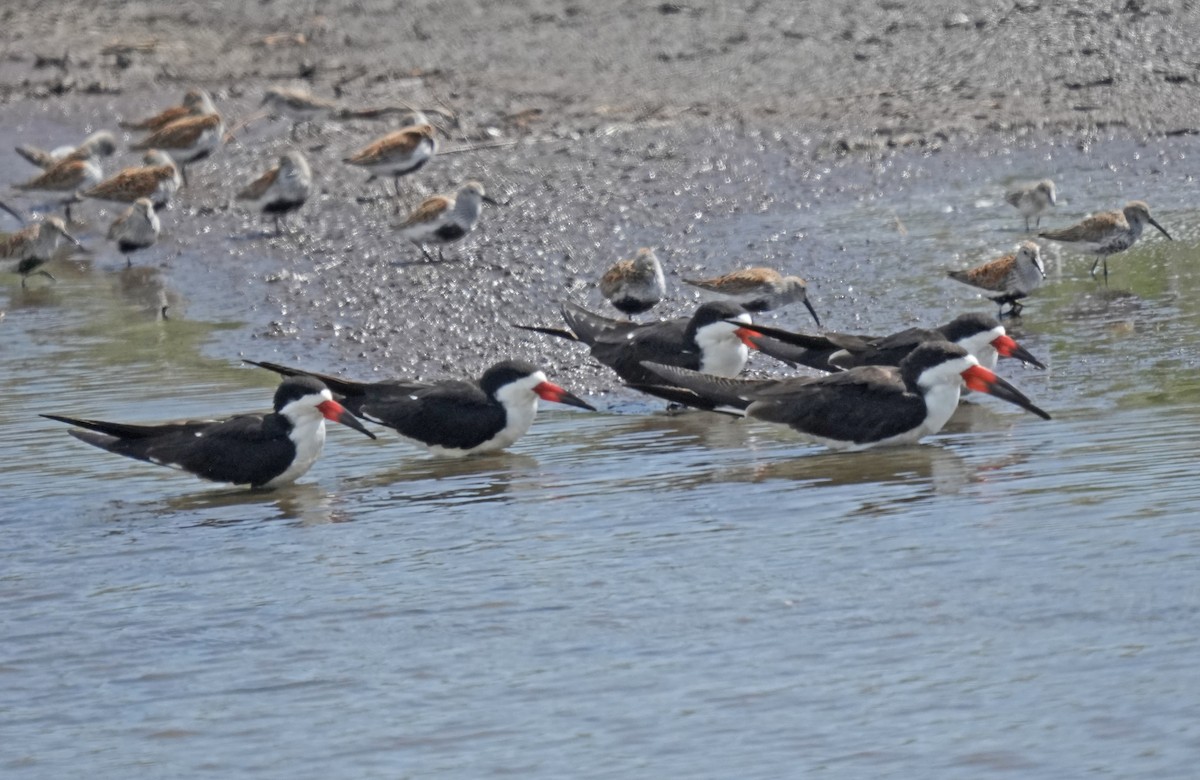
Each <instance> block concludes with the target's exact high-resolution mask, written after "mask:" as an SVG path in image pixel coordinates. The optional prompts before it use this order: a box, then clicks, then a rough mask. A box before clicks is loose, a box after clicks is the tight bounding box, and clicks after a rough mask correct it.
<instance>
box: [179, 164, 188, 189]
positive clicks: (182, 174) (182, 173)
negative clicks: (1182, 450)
mask: <svg viewBox="0 0 1200 780" xmlns="http://www.w3.org/2000/svg"><path fill="white" fill-rule="evenodd" d="M179 178H180V179H182V180H183V184H182V185H180V186H182V187H186V186H188V182H187V165H186V164H184V165H180V166H179Z"/></svg>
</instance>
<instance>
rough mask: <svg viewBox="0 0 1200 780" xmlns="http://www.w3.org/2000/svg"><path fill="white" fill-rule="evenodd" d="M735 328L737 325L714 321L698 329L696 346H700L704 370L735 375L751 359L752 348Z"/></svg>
mask: <svg viewBox="0 0 1200 780" xmlns="http://www.w3.org/2000/svg"><path fill="white" fill-rule="evenodd" d="M746 319H747V320H748V319H749V317H747V318H746ZM735 330H737V326H736V325H731V324H730V323H728V322H714V323H711V324H709V325H705V326H704V327H703V328H700V329H699V330H697V331H696V346H698V347H700V370H701V371H702V372H704V373H705V374H712V375H713V376H725V377H733V376H737V375H738V374H740V373H741V371H742V369H743V368H745V367H746V361H747V360H749V359H750V350H749V348H748V347H747V346H746V345H745V344H743V343H742V340H741V339H739V338H738V337H737V335H736V334H735V333H734V331H735Z"/></svg>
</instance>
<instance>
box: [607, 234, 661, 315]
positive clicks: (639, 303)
mask: <svg viewBox="0 0 1200 780" xmlns="http://www.w3.org/2000/svg"><path fill="white" fill-rule="evenodd" d="M666 293H667V282H666V279H664V278H663V269H662V264H661V263H659V262H658V256H657V255H655V254H654V250H653V249H649V248H647V247H642V248H641V249H639V250H638V251H637V252H636V253H635V254H634V256H633V257H632V258H630V259H626V260H618V261H617V262H616V263H614V264H613V266H612V267H611V268H609V269H608V270H607V271H605V272H604V276H602V277H600V294H601V295H603V296H604V297H605V299H606V300H608V301H609V302H610V303H611V304H612V305H613V307H614V308H616V310H617V311H619V312H621V313H622V314H624V315H625V316H627V317H632V316H633V315H635V314H641V313H642V312H646V311H649V310H650V309H653V308H654V307H655V306H656V305H657V304H658V302H659V301H661V300H662V299H663V296H664V295H666Z"/></svg>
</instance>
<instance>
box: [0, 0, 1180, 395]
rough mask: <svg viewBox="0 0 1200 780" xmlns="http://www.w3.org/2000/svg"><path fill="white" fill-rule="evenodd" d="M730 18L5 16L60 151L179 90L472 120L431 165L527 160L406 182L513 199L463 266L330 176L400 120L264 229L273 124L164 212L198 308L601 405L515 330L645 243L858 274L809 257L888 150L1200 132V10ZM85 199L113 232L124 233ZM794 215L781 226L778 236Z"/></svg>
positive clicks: (90, 6) (626, 13) (609, 7)
mask: <svg viewBox="0 0 1200 780" xmlns="http://www.w3.org/2000/svg"><path fill="white" fill-rule="evenodd" d="M734 5H735V4H732V3H724V2H693V3H671V2H664V3H658V4H655V3H633V2H619V3H618V2H611V3H582V2H552V1H551V0H529V1H528V2H505V3H475V2H454V1H453V0H449V1H446V0H443V2H438V3H432V2H409V3H395V2H392V3H389V2H370V1H364V2H333V3H324V4H317V3H303V2H296V3H291V2H282V1H280V0H276V1H275V2H261V3H256V4H245V3H241V2H204V3H201V2H181V3H169V4H164V3H145V2H100V3H81V2H73V1H72V2H64V3H59V4H55V6H54V8H53V9H48V8H47V7H46V5H45V4H44V3H34V2H29V1H28V0H12V1H10V2H8V3H6V4H5V5H4V8H3V9H2V10H0V44H2V51H3V53H4V54H3V58H2V59H0V104H2V105H3V110H4V112H5V115H6V116H7V117H8V120H7V121H8V122H9V123H10V124H11V125H14V126H17V127H18V129H21V128H24V129H25V130H26V132H30V130H29V128H31V127H34V126H37V127H41V126H42V125H37V124H36V123H38V122H46V123H49V124H48V126H49V127H51V128H53V131H54V132H55V133H59V134H63V137H61V138H58V137H55V138H53V139H49V140H48V141H47V143H54V142H60V141H61V142H69V141H72V140H75V139H76V138H78V137H80V136H82V134H83V132H84V130H85V128H86V129H94V128H98V127H114V126H115V118H116V117H117V116H126V117H128V116H140V115H143V114H146V113H149V112H150V111H152V110H154V109H155V108H157V107H159V106H162V105H166V104H168V103H171V102H174V101H176V100H177V99H178V98H179V96H180V95H181V94H182V92H183V91H184V89H185V88H186V87H188V86H191V85H198V86H202V87H205V88H207V89H209V90H210V91H211V92H212V93H213V94H214V96H215V98H216V99H217V102H218V105H219V107H220V108H221V109H222V111H223V112H225V113H226V115H227V116H228V117H229V118H230V119H231V120H233V121H236V120H237V119H238V118H239V117H243V116H246V115H248V114H249V113H250V112H251V111H253V110H254V108H255V107H256V106H257V103H258V100H259V98H260V97H261V94H262V91H263V89H264V88H265V87H267V86H269V85H272V84H287V85H293V86H304V87H307V88H310V89H311V90H312V91H313V92H314V93H316V94H318V95H321V96H325V97H336V98H337V99H339V100H340V101H342V102H343V103H344V104H345V105H348V106H374V105H385V104H395V103H396V102H398V101H409V102H412V103H416V104H418V105H423V106H443V107H447V108H450V109H453V110H454V111H456V112H457V113H458V114H459V116H460V118H461V124H460V126H459V128H458V129H456V130H454V131H453V138H452V139H450V140H448V141H446V142H445V144H444V145H445V147H447V148H450V147H455V146H459V147H461V146H465V145H468V144H472V143H480V142H485V141H486V142H491V141H512V142H514V145H512V146H507V147H503V148H497V149H490V150H485V151H476V152H471V153H462V154H448V155H445V156H444V157H442V158H440V159H436V160H434V161H433V162H432V163H431V164H430V165H428V166H427V167H426V168H425V169H424V170H423V171H422V172H420V173H419V174H418V175H416V176H413V177H410V178H409V179H408V180H406V182H407V187H408V189H407V193H406V196H405V198H404V199H403V207H404V208H408V207H411V206H412V205H415V204H416V203H417V202H418V201H419V200H420V198H422V197H424V196H425V195H427V194H429V193H430V192H435V191H442V190H448V189H453V188H454V187H456V186H457V184H458V183H460V182H461V181H462V180H464V179H466V178H478V179H480V180H482V181H484V182H485V184H486V185H487V187H488V189H489V192H490V193H491V194H493V195H495V196H496V197H498V198H500V199H502V200H504V201H507V202H508V204H509V205H507V206H506V207H503V208H499V209H489V210H487V211H485V214H484V217H483V220H482V223H481V228H480V230H479V231H478V232H477V234H476V235H475V236H473V237H472V238H471V239H470V240H469V241H468V242H467V243H465V244H463V245H462V246H461V247H458V248H456V249H454V250H451V251H450V252H448V256H449V257H451V258H456V260H455V261H454V262H449V263H446V264H444V265H437V266H431V265H427V264H422V263H420V262H419V261H420V259H421V256H420V254H419V253H418V252H416V251H415V250H414V249H412V248H411V247H410V246H406V245H403V244H402V243H401V242H399V241H398V240H397V239H396V237H395V236H394V234H392V233H391V231H390V229H389V227H388V226H389V224H390V223H392V222H394V221H395V219H396V217H395V205H394V204H393V202H392V201H391V200H387V199H382V198H380V197H379V196H380V195H381V194H382V190H381V189H379V188H378V187H377V186H376V185H365V184H364V179H365V175H364V174H363V173H362V172H360V171H357V170H354V169H350V168H347V167H346V166H343V165H342V164H341V163H340V162H339V160H340V159H341V157H342V156H344V155H345V154H346V153H347V152H348V151H350V150H352V149H355V148H357V147H358V146H361V145H362V144H363V143H364V142H366V141H368V140H370V139H371V138H372V137H374V136H377V135H379V134H381V133H382V132H384V131H386V130H387V129H389V125H388V123H387V122H386V121H365V120H356V121H352V122H347V123H343V124H338V125H329V126H327V127H325V128H324V129H323V130H322V131H321V132H320V133H319V134H316V135H312V136H302V137H301V140H300V146H301V147H302V148H303V149H304V150H305V151H306V153H307V154H308V155H309V157H310V159H311V160H312V164H313V168H314V170H315V172H316V175H317V179H318V187H319V194H318V196H316V197H315V198H314V201H313V202H311V203H310V204H309V206H308V207H306V209H305V210H304V211H303V212H301V215H300V216H301V219H300V220H299V221H298V222H297V223H296V224H297V229H296V231H295V232H293V233H291V234H290V235H288V236H285V237H284V238H281V239H267V238H260V237H257V236H256V234H255V231H257V230H258V224H259V223H258V222H257V220H256V219H255V217H254V216H253V215H248V214H246V213H244V212H243V211H241V210H239V209H237V208H234V207H232V206H231V203H230V199H231V195H232V192H233V191H234V190H235V188H236V187H238V186H239V185H241V184H242V183H244V182H247V181H249V180H250V178H252V177H253V176H254V175H256V174H257V172H258V171H259V170H261V169H263V168H265V167H266V166H267V165H269V164H270V162H271V161H272V159H273V158H274V157H275V156H277V155H278V153H279V152H280V151H281V150H283V149H285V148H288V147H289V145H290V140H289V138H288V132H287V125H286V123H284V122H274V123H271V122H264V123H258V124H255V125H253V126H251V127H249V128H246V129H245V130H244V131H243V132H241V133H239V138H238V141H237V142H236V143H233V144H230V145H228V146H227V147H226V148H225V149H224V150H223V151H222V152H221V153H220V154H219V155H218V156H217V157H215V158H214V159H213V160H211V161H208V162H205V163H202V164H199V165H197V166H195V169H194V170H195V174H194V176H193V186H192V187H191V188H190V189H189V190H187V191H185V192H184V193H183V194H182V196H181V198H180V200H179V203H178V205H177V206H176V207H175V208H173V209H172V210H171V211H170V212H168V215H167V217H166V223H167V229H168V230H169V232H170V236H169V237H168V238H167V239H166V240H164V246H165V247H166V251H168V252H169V253H171V257H172V259H171V268H172V269H173V271H172V273H173V274H174V275H175V277H176V283H177V285H178V286H179V287H180V288H181V289H182V290H183V293H184V295H185V296H188V297H189V298H190V299H191V307H190V309H189V316H191V317H194V318H198V319H218V320H242V321H244V322H245V323H246V326H245V328H243V329H241V330H239V331H238V332H237V333H236V334H230V335H228V336H224V337H222V338H225V339H226V341H227V345H228V348H229V349H230V350H231V351H233V352H235V353H236V352H243V353H245V354H248V355H250V354H253V355H254V356H257V357H264V358H269V357H273V356H278V357H286V358H289V359H291V358H296V359H301V358H297V356H300V355H303V356H304V357H303V358H302V359H304V360H305V361H306V363H305V364H306V365H311V366H312V367H314V368H317V369H333V370H341V369H345V370H348V371H350V372H351V373H353V374H357V375H362V374H364V373H365V372H368V371H370V370H371V369H377V370H381V371H383V372H384V373H388V374H396V375H400V374H420V375H425V376H436V375H444V374H446V373H452V374H460V373H463V372H467V371H477V370H479V369H480V368H482V367H483V366H485V365H486V364H488V363H490V362H491V361H493V360H495V359H498V358H501V357H506V356H515V355H528V354H531V352H532V351H536V350H542V352H541V354H539V355H538V357H539V358H542V359H544V360H546V361H547V362H548V364H550V367H551V368H552V369H553V370H555V371H557V372H560V373H566V374H568V375H570V376H571V378H572V379H573V380H574V381H576V382H578V383H583V384H585V385H586V386H589V387H591V388H593V389H595V388H604V387H611V386H612V385H613V382H612V378H611V376H610V375H609V374H607V373H606V372H603V371H601V370H598V369H595V368H594V367H591V366H590V365H589V361H588V360H587V359H586V355H585V353H584V352H583V350H574V351H572V350H571V349H569V348H563V349H558V348H553V349H548V347H547V344H546V343H545V342H542V341H539V340H537V339H532V340H531V337H530V336H528V335H527V334H524V333H521V332H518V331H514V330H512V329H510V328H508V327H507V325H508V323H510V322H514V321H516V322H541V323H547V324H550V323H554V322H555V320H556V316H555V310H556V305H557V302H558V301H559V300H562V299H563V298H564V297H573V298H575V299H578V300H581V301H583V302H585V303H590V304H593V305H594V306H595V308H597V309H598V310H603V309H602V308H601V306H600V304H599V298H598V295H597V293H596V292H595V290H594V282H595V280H596V279H597V277H598V276H599V274H600V272H601V271H602V270H603V268H605V267H606V266H607V265H608V264H609V263H611V262H612V261H613V260H614V259H615V258H616V257H618V256H628V255H629V254H631V253H632V251H633V250H634V249H635V248H636V247H637V246H640V245H644V244H647V245H653V246H656V247H659V248H660V256H661V257H663V259H664V261H665V264H666V265H667V266H668V267H669V278H670V279H671V280H672V282H674V281H675V280H676V279H677V277H678V276H686V275H692V274H693V273H698V272H699V273H717V272H723V271H725V270H729V269H731V268H733V267H736V266H737V265H738V264H745V263H756V264H764V263H765V264H776V265H779V266H781V267H787V266H789V265H796V264H798V265H800V266H801V271H802V272H803V273H804V275H806V276H810V277H813V278H825V279H832V278H835V277H836V275H837V274H838V273H839V270H838V269H839V268H843V267H846V266H847V265H848V263H847V259H846V258H844V257H842V258H830V257H828V256H827V255H824V254H822V253H820V252H817V251H814V250H815V249H821V248H825V245H824V244H820V243H818V244H816V245H813V244H812V243H811V237H812V229H813V227H814V226H816V225H819V224H820V222H821V219H822V213H823V210H824V209H826V208H829V207H832V206H836V205H837V204H838V203H839V202H842V203H844V202H845V201H846V200H847V199H853V198H858V197H862V195H863V193H864V192H867V191H869V190H870V188H871V186H872V175H873V174H872V171H877V170H878V167H879V166H880V164H881V161H886V160H887V159H888V158H889V157H891V156H902V155H913V154H935V153H937V154H941V155H968V154H969V155H979V154H987V153H988V152H989V150H994V149H999V148H1008V147H1011V146H1012V145H1014V144H1017V145H1020V144H1022V143H1029V142H1037V141H1041V140H1047V139H1057V140H1058V141H1061V140H1062V139H1063V138H1064V137H1066V138H1072V139H1078V140H1079V141H1080V142H1081V143H1086V142H1087V141H1089V140H1091V139H1095V138H1099V137H1114V136H1116V137H1128V138H1132V139H1137V138H1141V137H1145V136H1153V135H1159V134H1163V133H1170V134H1184V133H1191V132H1192V131H1193V130H1192V128H1194V127H1196V126H1197V124H1198V123H1197V122H1196V117H1195V108H1194V107H1195V105H1196V97H1197V73H1198V69H1200V42H1198V41H1197V38H1196V36H1195V35H1194V31H1195V30H1196V29H1200V25H1198V24H1197V22H1200V10H1198V9H1197V6H1196V4H1194V3H1152V2H1145V1H1143V0H1127V1H1126V2H1103V3H1100V2H1072V3H1050V2H1041V3H1039V2H1037V1H1036V0H1016V2H1011V1H1010V2H974V3H956V2H944V1H943V2H916V1H915V0H910V1H908V2H905V1H904V0H878V1H877V2H841V3H824V4H813V3H795V2H785V1H784V0H779V1H778V2H751V3H747V4H745V5H744V7H741V8H736V7H734ZM14 117H16V119H14ZM24 117H30V118H31V120H36V122H35V123H31V124H29V125H28V126H26V125H23V124H22V123H23V121H24V119H23V118H24ZM75 126H78V133H77V134H72V133H71V132H69V131H70V130H71V128H73V127H75ZM0 140H8V139H0ZM11 140H12V141H14V142H16V141H27V140H31V139H29V138H27V137H25V138H14V139H11ZM133 159H134V156H133V155H132V154H130V153H125V154H123V155H122V157H121V158H120V161H119V162H120V164H129V163H130V162H132V161H133ZM18 168H19V166H15V165H14V166H10V165H7V164H6V166H5V167H4V170H5V171H9V170H17V169H18ZM24 173H25V172H24V171H22V175H24ZM87 208H91V209H92V211H91V212H90V218H91V219H92V220H93V221H94V223H95V225H94V228H95V235H96V236H97V238H94V240H95V241H97V242H99V243H102V241H100V240H99V238H98V236H99V235H100V234H101V233H102V230H103V224H106V223H107V220H108V219H109V218H110V217H109V216H108V215H105V214H102V213H101V212H100V211H98V210H97V209H96V208H95V207H85V209H84V210H83V212H84V217H85V218H89V214H88V212H87V211H86V209H87ZM793 209H794V210H796V211H799V212H802V214H803V216H802V217H798V218H797V219H798V222H797V226H796V227H795V229H794V230H793V229H790V228H787V227H784V228H779V227H778V223H779V216H778V215H779V214H780V212H781V211H782V212H784V213H789V210H793ZM756 215H764V216H763V219H764V220H765V221H766V222H769V223H770V224H771V228H770V230H768V231H766V232H765V234H761V235H760V234H756V233H755V231H754V230H753V225H754V223H755V220H756V219H757V217H756ZM772 215H775V218H774V219H772V218H771V217H772ZM1004 240H1005V241H1007V240H1008V237H1005V239H1004ZM806 241H810V243H805V242H806ZM834 243H835V244H836V242H834ZM850 260H853V258H850ZM794 261H795V262H794ZM673 288H674V290H675V300H673V301H671V302H669V303H668V305H667V306H666V307H665V311H666V312H677V311H685V310H686V309H687V308H688V307H690V306H691V305H692V303H693V302H694V300H695V296H694V295H693V293H691V292H689V291H685V290H681V289H679V287H678V285H677V284H673ZM823 304H824V305H823V310H822V314H823V316H827V319H830V321H831V324H833V325H834V326H835V327H837V326H838V316H839V315H841V317H842V322H843V323H845V322H846V320H848V319H853V315H854V312H855V306H856V302H855V301H853V300H848V299H832V298H829V299H826V300H825V301H823ZM793 321H794V322H795V323H796V324H803V322H802V320H801V319H800V318H799V316H797V318H796V319H795V320H793ZM276 353H277V354H276ZM543 356H548V357H543Z"/></svg>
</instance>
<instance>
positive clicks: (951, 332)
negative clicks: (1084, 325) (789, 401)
mask: <svg viewBox="0 0 1200 780" xmlns="http://www.w3.org/2000/svg"><path fill="white" fill-rule="evenodd" d="M743 327H744V328H745V329H746V330H748V331H752V332H753V333H754V334H761V335H755V336H754V337H752V339H751V341H752V342H753V344H754V348H755V349H758V350H760V351H762V352H763V354H765V355H769V356H771V357H773V358H775V359H776V360H779V361H782V362H785V363H791V364H793V365H797V364H798V365H804V366H808V367H809V368H815V369H817V370H819V371H837V370H839V369H842V370H844V369H848V368H856V367H858V366H896V365H899V364H900V361H901V360H903V359H904V358H905V357H907V356H908V354H909V353H910V352H912V351H913V350H914V349H916V348H917V347H919V346H920V345H921V344H924V343H926V342H929V341H949V342H950V343H952V344H957V345H958V346H960V347H962V348H963V349H965V350H967V352H968V353H970V354H971V355H972V356H973V357H974V358H975V359H977V360H978V361H979V363H980V365H982V366H983V367H984V368H988V369H993V368H995V367H996V362H997V361H998V360H999V358H1001V357H1009V358H1015V359H1017V360H1020V361H1021V362H1022V363H1028V364H1029V365H1032V366H1036V367H1038V368H1045V367H1046V365H1045V364H1044V363H1042V361H1040V360H1038V359H1037V358H1035V357H1034V356H1033V355H1032V354H1031V353H1030V352H1029V350H1027V349H1025V348H1024V347H1022V346H1021V345H1020V344H1018V343H1017V342H1016V341H1015V340H1014V339H1013V338H1012V337H1011V336H1009V335H1008V334H1007V332H1006V331H1005V329H1004V326H1003V325H1001V324H1000V322H999V320H997V319H995V318H994V317H991V316H989V315H987V314H979V313H971V314H960V315H959V316H957V317H955V318H954V319H952V320H950V321H949V322H947V323H946V324H945V325H939V326H937V327H936V328H907V329H905V330H902V331H899V332H897V333H892V334H890V335H888V336H863V335H851V334H848V333H825V334H822V335H819V336H813V335H809V334H806V333H793V332H792V331H787V330H783V329H781V328H773V327H770V326H766V325H745V326H743Z"/></svg>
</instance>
